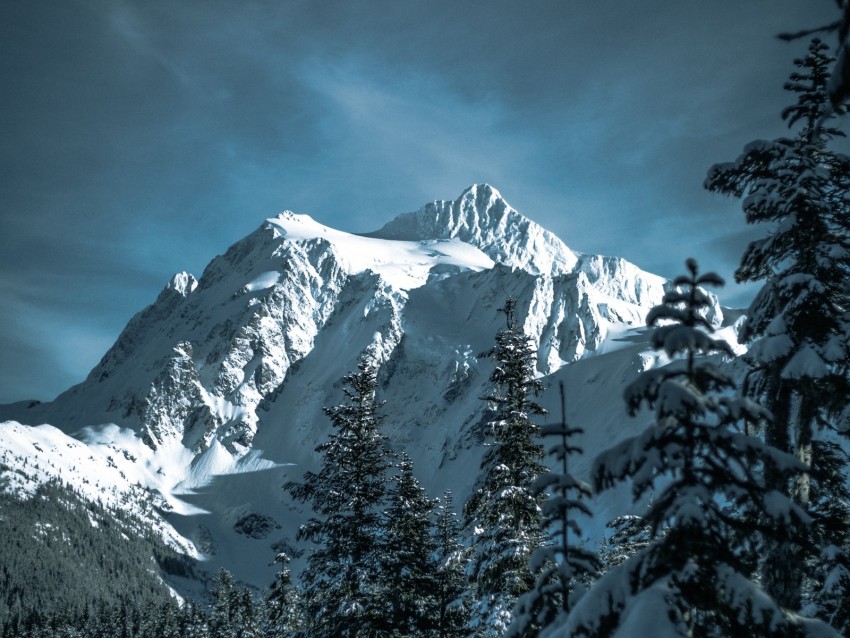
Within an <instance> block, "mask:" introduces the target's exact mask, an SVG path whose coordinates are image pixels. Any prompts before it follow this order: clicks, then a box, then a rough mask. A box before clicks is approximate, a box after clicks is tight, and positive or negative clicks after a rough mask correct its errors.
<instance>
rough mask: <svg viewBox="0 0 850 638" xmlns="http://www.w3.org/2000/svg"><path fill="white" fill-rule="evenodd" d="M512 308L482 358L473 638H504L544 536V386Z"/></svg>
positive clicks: (510, 303) (468, 516)
mask: <svg viewBox="0 0 850 638" xmlns="http://www.w3.org/2000/svg"><path fill="white" fill-rule="evenodd" d="M515 310H516V302H515V300H514V299H508V300H507V302H506V303H505V306H504V308H503V309H502V312H504V314H505V319H506V322H507V326H506V327H505V329H503V330H500V331H499V332H498V334H497V335H496V345H495V347H494V348H493V349H492V350H491V351H490V352H489V353H487V354H488V355H489V356H491V357H493V358H494V359H495V360H496V362H497V364H496V368H495V370H494V371H493V373H492V374H491V376H490V381H492V383H493V385H494V390H493V392H492V393H491V394H489V395H487V396H485V397H483V399H485V400H486V401H488V402H489V403H490V405H492V406H493V408H494V410H495V414H494V415H493V418H492V420H491V421H490V422H489V432H488V434H489V442H488V446H487V449H486V450H485V452H484V457H483V459H482V461H481V470H480V474H479V477H478V481H477V483H476V485H475V488H474V490H473V493H472V496H471V497H470V498H469V500H468V501H467V503H466V507H465V508H464V514H465V523H466V527H467V529H469V530H471V532H472V536H473V557H472V563H471V570H470V571H471V582H472V584H473V587H474V588H475V603H474V608H473V610H472V623H471V630H472V632H473V635H474V636H502V635H504V633H505V631H506V629H507V627H508V625H509V624H510V622H511V618H512V610H513V607H514V605H515V604H516V601H517V599H518V598H519V597H520V596H521V595H523V594H525V593H526V592H528V591H530V590H531V588H532V587H533V586H534V580H535V579H534V575H533V574H532V573H531V570H530V569H529V567H528V560H529V558H530V557H531V555H532V554H533V553H534V551H535V550H536V549H537V548H538V547H540V545H541V544H542V543H543V541H544V538H545V532H544V529H543V519H542V516H541V507H542V505H543V501H544V500H545V495H544V494H541V493H539V492H538V491H536V490H535V489H534V483H535V481H536V480H537V478H538V477H539V476H540V475H541V474H543V473H545V472H546V471H548V470H547V468H546V466H545V465H544V464H543V462H542V460H543V457H544V449H543V446H542V445H541V444H540V443H539V442H538V437H539V436H540V428H539V427H538V426H537V425H536V424H535V423H534V422H533V421H532V420H531V418H532V416H534V415H541V414H545V410H544V409H543V408H542V407H540V405H538V404H537V403H536V402H535V401H534V397H536V396H537V395H538V394H539V393H540V392H542V390H543V386H542V384H541V383H540V382H539V381H538V380H537V379H536V378H535V376H534V361H535V354H536V353H535V351H534V348H533V347H532V345H531V343H530V341H529V339H528V337H527V336H526V335H525V334H524V333H523V331H522V329H521V328H520V327H519V326H518V324H517V321H516V317H515V314H514V313H515Z"/></svg>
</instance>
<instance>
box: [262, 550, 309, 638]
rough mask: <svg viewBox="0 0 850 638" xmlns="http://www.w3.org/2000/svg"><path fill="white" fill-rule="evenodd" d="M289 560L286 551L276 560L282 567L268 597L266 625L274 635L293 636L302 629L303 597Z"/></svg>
mask: <svg viewBox="0 0 850 638" xmlns="http://www.w3.org/2000/svg"><path fill="white" fill-rule="evenodd" d="M289 561H290V558H289V556H287V555H286V553H285V552H281V553H280V554H278V555H277V556H276V557H275V560H274V562H275V563H276V564H277V565H280V569H279V570H278V572H277V574H276V575H275V579H274V582H273V583H272V585H271V587H270V589H269V594H268V596H267V597H266V625H267V628H268V632H269V633H270V634H271V635H272V636H291V635H293V634H295V633H296V632H297V631H298V630H299V629H301V598H300V596H299V594H298V589H297V587H296V586H295V583H294V582H293V580H292V572H291V571H290V569H289Z"/></svg>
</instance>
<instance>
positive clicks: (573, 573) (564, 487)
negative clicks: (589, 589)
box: [507, 383, 599, 638]
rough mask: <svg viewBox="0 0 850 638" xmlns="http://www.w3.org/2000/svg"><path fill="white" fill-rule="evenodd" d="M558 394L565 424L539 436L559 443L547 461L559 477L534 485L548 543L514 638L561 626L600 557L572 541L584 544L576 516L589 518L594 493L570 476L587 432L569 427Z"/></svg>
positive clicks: (535, 562) (535, 557)
mask: <svg viewBox="0 0 850 638" xmlns="http://www.w3.org/2000/svg"><path fill="white" fill-rule="evenodd" d="M560 391H561V423H556V424H552V425H545V426H543V427H542V428H541V431H542V434H543V436H551V437H557V438H558V442H557V443H556V444H555V445H553V446H552V447H551V448H550V449H549V455H550V456H552V457H554V459H555V461H557V462H558V463H559V464H560V466H561V467H560V469H561V471H560V472H549V473H546V474H541V475H540V476H539V477H538V478H537V481H536V482H535V489H536V490H537V491H538V492H540V493H544V494H547V498H546V502H545V503H544V504H543V525H544V528H545V529H546V530H547V539H546V541H545V543H544V544H543V545H542V546H541V547H538V548H537V549H536V550H535V552H534V553H533V554H532V556H531V561H530V563H529V568H530V569H531V571H532V572H533V573H534V574H535V576H536V578H537V582H536V584H535V587H534V589H532V590H531V591H530V592H528V593H527V594H524V595H523V596H522V597H520V599H519V601H518V603H517V606H516V609H515V612H514V615H515V618H514V622H513V623H512V624H511V626H510V628H509V629H508V633H507V635H508V636H510V637H517V638H520V637H532V636H538V635H540V633H541V631H544V630H546V629H547V628H548V627H552V626H555V625H560V624H562V623H563V622H564V621H565V620H566V617H567V615H568V614H569V612H570V605H571V602H572V599H573V597H574V595H575V594H576V593H578V594H581V593H583V591H584V583H585V582H588V581H590V580H591V579H592V578H593V577H594V576H595V575H596V574H597V572H598V571H599V561H598V559H597V558H596V554H594V553H593V552H591V551H589V550H588V549H587V548H586V547H585V546H584V545H582V544H579V543H576V542H573V540H571V539H570V533H572V534H573V537H574V539H576V540H577V541H580V539H581V528H580V527H579V524H578V521H577V520H576V515H577V514H582V515H584V516H588V517H589V516H591V512H590V509H589V508H588V507H587V505H586V503H585V499H586V498H588V497H590V495H591V492H590V486H589V485H587V484H586V483H584V482H583V481H580V480H578V479H577V478H576V477H575V476H573V474H571V473H570V471H569V463H568V461H569V457H570V456H571V455H573V454H581V453H582V449H581V448H580V447H578V446H577V445H576V444H575V443H572V442H571V440H570V439H571V438H574V437H576V436H578V435H579V434H582V433H583V430H582V429H581V428H577V427H570V426H569V425H568V424H567V419H566V409H565V405H564V403H565V400H564V384H563V383H561V385H560Z"/></svg>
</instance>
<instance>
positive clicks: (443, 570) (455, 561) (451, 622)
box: [434, 490, 470, 638]
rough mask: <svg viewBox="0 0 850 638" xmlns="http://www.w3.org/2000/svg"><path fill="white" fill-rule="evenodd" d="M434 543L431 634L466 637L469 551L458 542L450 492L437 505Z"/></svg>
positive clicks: (454, 637) (457, 530)
mask: <svg viewBox="0 0 850 638" xmlns="http://www.w3.org/2000/svg"><path fill="white" fill-rule="evenodd" d="M434 541H435V544H436V548H437V549H436V552H437V553H436V558H437V570H436V574H435V578H436V591H437V593H436V597H437V601H436V604H437V609H436V632H435V635H436V636H438V637H439V638H461V637H462V636H466V631H467V627H468V625H469V621H470V615H469V590H468V587H467V577H466V570H467V566H468V565H469V559H470V552H469V549H468V548H467V547H465V546H464V544H463V542H462V541H461V532H460V524H459V523H458V520H457V514H456V513H455V511H454V499H453V497H452V492H451V490H446V491H445V493H444V494H443V501H442V503H440V504H439V505H438V506H437V520H436V522H435V524H434Z"/></svg>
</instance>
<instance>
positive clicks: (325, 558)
mask: <svg viewBox="0 0 850 638" xmlns="http://www.w3.org/2000/svg"><path fill="white" fill-rule="evenodd" d="M344 383H345V388H344V392H345V395H346V397H347V399H348V401H347V402H346V403H344V404H342V405H338V406H335V407H332V408H325V414H327V415H328V417H329V418H330V420H331V424H332V426H333V428H334V432H333V433H332V434H331V435H330V436H329V438H328V440H327V441H326V442H325V443H322V444H321V445H319V446H318V447H317V448H316V451H317V452H319V453H320V454H321V455H322V466H321V468H320V469H319V471H318V472H307V473H305V475H304V481H303V482H302V483H296V482H289V483H287V484H286V486H285V487H286V489H287V490H288V491H289V492H290V494H292V497H293V498H294V499H295V500H298V501H302V502H309V503H310V504H311V506H312V508H313V511H314V512H315V513H316V516H315V517H314V518H311V519H310V520H309V521H308V522H307V523H306V524H305V525H303V526H302V527H301V528H300V529H299V531H298V535H297V538H298V539H299V540H300V539H305V540H308V541H311V542H313V543H315V547H314V548H313V550H312V552H311V553H310V555H309V557H308V559H307V568H306V569H305V571H304V573H303V574H302V579H301V580H302V585H303V593H302V595H303V599H304V609H305V618H304V623H305V629H304V630H303V631H302V632H301V633H300V634H299V635H302V634H303V635H304V636H309V637H310V638H325V637H327V638H342V637H347V638H354V637H360V636H372V635H375V634H376V633H377V632H379V631H381V628H382V627H383V625H384V620H385V619H384V618H382V617H381V613H380V608H379V606H378V605H377V600H378V598H377V594H378V590H379V585H380V582H381V572H382V569H381V561H380V558H381V550H382V546H381V535H382V533H383V531H382V520H381V511H382V508H383V505H384V503H385V495H386V481H387V479H386V474H387V470H388V469H389V467H390V466H391V461H390V459H391V454H390V452H389V451H388V450H387V446H386V437H384V436H382V435H381V433H380V429H379V428H380V422H381V420H382V417H381V415H379V414H378V408H379V407H380V404H379V403H378V402H377V401H376V399H375V390H376V388H377V380H376V369H375V366H374V365H373V363H371V362H370V361H368V360H366V359H365V358H364V359H361V361H360V362H359V364H358V366H357V372H352V373H350V374H348V375H347V376H346V377H345V379H344Z"/></svg>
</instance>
